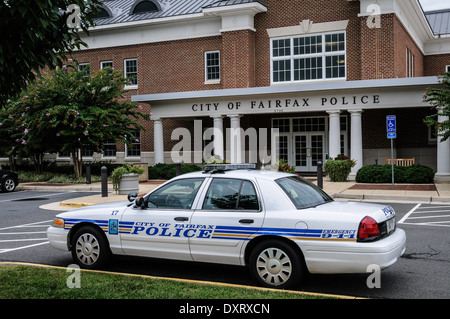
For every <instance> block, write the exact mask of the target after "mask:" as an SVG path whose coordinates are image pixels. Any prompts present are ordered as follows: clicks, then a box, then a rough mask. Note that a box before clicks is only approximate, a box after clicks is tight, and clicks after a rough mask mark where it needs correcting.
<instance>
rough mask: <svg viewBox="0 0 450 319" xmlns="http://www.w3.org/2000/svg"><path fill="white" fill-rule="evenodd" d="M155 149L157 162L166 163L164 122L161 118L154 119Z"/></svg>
mask: <svg viewBox="0 0 450 319" xmlns="http://www.w3.org/2000/svg"><path fill="white" fill-rule="evenodd" d="M153 151H154V154H155V155H154V156H155V164H158V163H164V137H163V123H162V120H161V119H160V118H156V119H153Z"/></svg>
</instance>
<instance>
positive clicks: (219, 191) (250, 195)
mask: <svg viewBox="0 0 450 319" xmlns="http://www.w3.org/2000/svg"><path fill="white" fill-rule="evenodd" d="M202 208H203V209H207V210H220V209H226V210H259V204H258V197H257V195H256V191H255V188H254V187H253V184H252V183H251V182H249V181H244V180H240V179H230V178H215V179H213V181H212V182H211V185H210V186H209V189H208V192H207V193H206V196H205V200H204V202H203V207H202Z"/></svg>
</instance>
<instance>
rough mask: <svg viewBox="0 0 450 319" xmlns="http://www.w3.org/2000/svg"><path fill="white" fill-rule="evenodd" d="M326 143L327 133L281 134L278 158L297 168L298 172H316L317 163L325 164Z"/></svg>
mask: <svg viewBox="0 0 450 319" xmlns="http://www.w3.org/2000/svg"><path fill="white" fill-rule="evenodd" d="M325 142H326V141H325V133H319V132H304V133H294V134H292V135H290V134H281V135H280V136H279V138H278V157H279V158H282V159H284V160H286V161H287V162H288V163H289V164H290V165H292V166H295V170H296V171H297V172H315V171H317V162H319V161H322V163H323V162H324V159H325V153H326V146H325Z"/></svg>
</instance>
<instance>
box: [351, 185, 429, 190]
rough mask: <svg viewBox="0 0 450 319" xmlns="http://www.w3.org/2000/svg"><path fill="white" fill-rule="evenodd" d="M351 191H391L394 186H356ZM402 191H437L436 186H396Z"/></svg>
mask: <svg viewBox="0 0 450 319" xmlns="http://www.w3.org/2000/svg"><path fill="white" fill-rule="evenodd" d="M349 189H367V190H391V189H392V184H355V185H353V186H352V187H350V188H349ZM395 189H396V190H400V191H436V186H434V184H395Z"/></svg>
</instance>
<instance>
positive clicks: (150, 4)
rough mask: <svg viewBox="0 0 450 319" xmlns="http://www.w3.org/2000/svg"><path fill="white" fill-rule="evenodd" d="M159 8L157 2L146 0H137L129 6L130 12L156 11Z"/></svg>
mask: <svg viewBox="0 0 450 319" xmlns="http://www.w3.org/2000/svg"><path fill="white" fill-rule="evenodd" d="M159 10H160V7H159V6H158V4H157V2H155V1H148V0H137V1H136V2H135V3H134V5H133V6H132V8H131V13H132V14H137V13H147V12H157V11H159Z"/></svg>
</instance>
